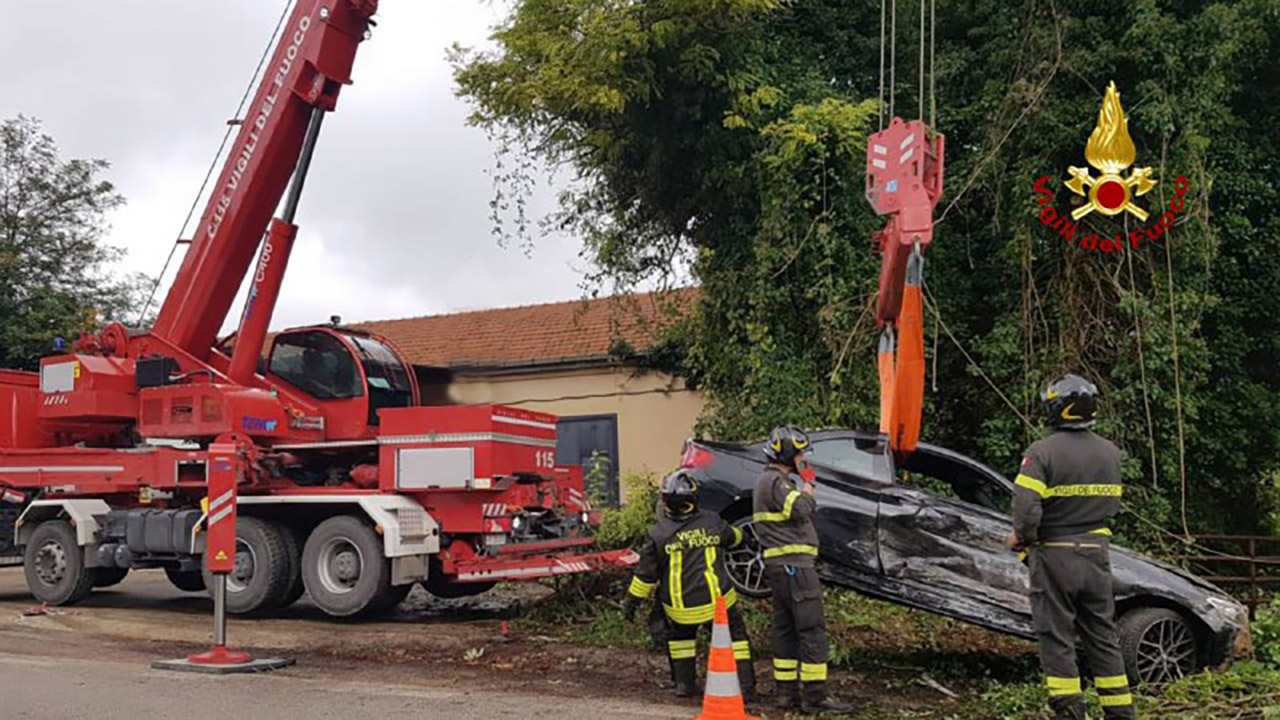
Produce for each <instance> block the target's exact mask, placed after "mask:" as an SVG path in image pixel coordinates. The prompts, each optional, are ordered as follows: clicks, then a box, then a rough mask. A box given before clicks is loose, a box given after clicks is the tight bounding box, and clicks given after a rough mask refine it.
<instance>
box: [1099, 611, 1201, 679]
mask: <svg viewBox="0 0 1280 720" xmlns="http://www.w3.org/2000/svg"><path fill="white" fill-rule="evenodd" d="M1116 631H1117V634H1118V635H1119V636H1120V654H1121V655H1123V656H1124V668H1125V672H1126V673H1127V674H1128V675H1129V683H1130V684H1131V685H1133V686H1134V687H1137V686H1139V685H1147V684H1164V683H1168V682H1173V681H1174V680H1177V679H1178V678H1180V677H1182V676H1184V675H1189V674H1191V673H1193V672H1195V670H1196V668H1197V667H1198V666H1199V664H1200V638H1199V636H1198V635H1197V634H1196V630H1195V628H1194V627H1192V625H1191V622H1190V621H1188V620H1187V619H1186V618H1185V617H1183V616H1182V615H1181V614H1180V613H1178V612H1175V611H1173V610H1170V609H1168V608H1161V607H1144V608H1137V609H1135V610H1130V611H1129V612H1127V613H1125V614H1124V616H1123V617H1121V618H1120V622H1119V623H1117V626H1116Z"/></svg>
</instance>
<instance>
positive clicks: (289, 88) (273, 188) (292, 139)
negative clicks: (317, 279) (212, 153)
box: [152, 0, 378, 360]
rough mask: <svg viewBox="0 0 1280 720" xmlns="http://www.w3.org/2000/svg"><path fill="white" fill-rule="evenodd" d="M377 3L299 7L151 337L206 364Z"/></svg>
mask: <svg viewBox="0 0 1280 720" xmlns="http://www.w3.org/2000/svg"><path fill="white" fill-rule="evenodd" d="M377 7H378V2H377V0H298V2H297V4H296V5H295V6H294V8H293V12H292V13H291V14H290V16H289V19H288V22H287V24H286V25H285V26H284V27H285V30H284V32H283V34H282V35H281V39H280V43H279V44H278V46H277V47H276V49H275V53H274V54H273V56H272V58H271V60H270V62H269V64H268V65H267V66H266V71H265V74H264V75H263V78H262V80H261V82H260V84H259V86H258V89H257V92H256V94H255V95H254V98H253V102H252V104H251V105H250V106H249V114H248V116H247V117H245V118H243V119H242V120H240V121H239V122H240V123H241V125H240V131H239V133H238V134H237V136H236V140H235V144H234V145H232V148H231V152H230V153H229V154H228V156H227V160H226V163H225V164H224V165H223V168H222V174H221V175H220V176H219V178H218V183H217V184H216V185H215V186H214V191H213V194H212V196H211V197H210V199H209V204H208V205H207V206H206V208H205V210H204V214H203V215H202V216H201V218H200V224H199V225H198V226H197V228H196V235H195V237H194V238H192V239H191V241H190V243H191V244H190V248H189V250H188V252H187V254H186V257H185V258H184V259H183V262H182V267H181V268H180V269H179V270H178V274H177V277H176V278H175V280H174V283H173V286H172V287H171V288H170V290H169V293H168V295H167V296H166V297H165V301H164V304H163V305H162V306H161V307H160V312H159V314H158V315H157V317H156V322H155V325H154V327H153V328H152V333H153V334H154V335H156V336H159V337H161V338H163V339H164V340H166V341H168V342H169V343H171V344H172V345H174V346H176V347H177V348H180V349H181V350H183V351H185V352H187V353H189V354H190V355H191V356H193V357H194V358H196V359H198V360H207V359H208V358H209V356H210V355H211V353H212V349H213V344H214V342H215V341H216V339H217V332H218V329H219V328H220V327H221V326H222V323H223V321H224V320H225V319H226V317H227V313H228V312H229V311H230V309H231V303H232V302H233V301H234V299H235V296H236V293H237V292H238V291H239V289H240V286H241V284H242V283H243V282H244V278H245V275H246V274H247V272H248V270H249V267H250V265H251V264H252V263H253V256H254V252H255V250H257V248H258V246H259V244H260V243H261V242H262V238H263V233H264V232H265V231H266V229H267V224H268V221H269V220H270V219H271V215H272V213H273V212H274V211H275V209H276V206H277V205H278V204H279V203H280V198H281V197H282V195H283V194H284V190H285V187H286V186H287V184H288V182H289V178H290V176H291V175H292V174H293V172H294V168H295V166H296V164H297V162H298V158H299V155H300V153H301V152H302V149H303V144H304V140H305V138H306V136H307V130H308V126H309V125H310V124H311V116H312V110H313V109H320V110H325V111H329V110H333V109H334V107H335V106H336V103H337V99H338V92H339V90H340V89H341V87H342V86H343V85H345V84H349V83H350V82H351V66H352V64H353V62H354V61H355V55H356V50H357V48H358V46H359V44H360V42H361V40H363V39H364V36H365V33H366V31H367V29H368V26H369V22H370V19H371V17H372V16H373V14H374V12H376V11H377Z"/></svg>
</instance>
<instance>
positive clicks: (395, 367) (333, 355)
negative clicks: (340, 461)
mask: <svg viewBox="0 0 1280 720" xmlns="http://www.w3.org/2000/svg"><path fill="white" fill-rule="evenodd" d="M265 375H266V377H267V379H268V381H269V382H272V383H277V382H278V383H279V385H280V386H282V387H280V389H281V390H283V391H286V392H288V393H289V394H295V393H296V394H300V395H302V396H305V398H306V401H307V402H308V404H313V405H315V406H316V407H318V408H319V409H320V410H321V412H322V415H323V417H324V423H323V425H324V430H325V433H324V434H325V436H326V439H329V440H344V439H356V438H365V437H369V436H370V435H371V434H372V433H371V430H372V429H373V428H376V427H377V426H378V425H379V423H380V420H379V416H378V412H379V411H380V410H383V409H386V408H398V407H411V406H414V405H417V404H418V402H419V393H418V383H417V380H416V378H415V377H414V373H413V368H412V367H411V366H410V365H409V363H407V362H406V361H405V360H404V358H403V356H401V355H400V353H399V352H398V351H397V350H396V349H395V347H394V346H393V345H391V343H390V342H388V341H387V340H386V339H384V338H381V337H378V336H376V335H372V334H370V333H366V332H362V331H359V330H354V329H350V328H337V327H332V326H314V327H305V328H295V329H291V330H286V331H284V332H282V333H280V334H278V335H276V336H275V338H274V340H273V341H272V344H271V351H270V352H269V353H268V355H267V362H266V373H265Z"/></svg>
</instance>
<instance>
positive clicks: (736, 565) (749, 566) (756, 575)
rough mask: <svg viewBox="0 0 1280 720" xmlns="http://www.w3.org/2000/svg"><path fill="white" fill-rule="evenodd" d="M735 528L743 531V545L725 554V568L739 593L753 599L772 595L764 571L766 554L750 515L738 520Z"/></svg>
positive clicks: (735, 522) (734, 523)
mask: <svg viewBox="0 0 1280 720" xmlns="http://www.w3.org/2000/svg"><path fill="white" fill-rule="evenodd" d="M733 525H734V527H736V528H738V529H739V530H741V531H742V544H740V545H738V547H736V548H733V549H731V550H726V551H725V554H724V567H725V570H727V571H728V572H729V579H730V580H732V581H733V586H734V587H735V588H737V589H738V592H739V593H741V594H743V595H746V596H747V597H752V598H766V597H769V595H770V592H771V591H770V589H769V578H768V575H767V574H766V573H765V571H764V553H763V552H762V551H761V549H760V538H759V536H757V535H756V523H755V520H753V519H752V518H751V516H750V515H748V516H746V517H741V518H738V519H737V520H735V521H734V522H733Z"/></svg>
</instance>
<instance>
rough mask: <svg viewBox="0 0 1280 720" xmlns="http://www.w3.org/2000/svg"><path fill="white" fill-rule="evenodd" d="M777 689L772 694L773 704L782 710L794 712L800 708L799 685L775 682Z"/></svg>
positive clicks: (793, 682)
mask: <svg viewBox="0 0 1280 720" xmlns="http://www.w3.org/2000/svg"><path fill="white" fill-rule="evenodd" d="M777 686H778V689H777V690H775V691H774V693H773V704H774V706H775V707H778V708H782V709H783V710H795V709H799V707H800V683H799V682H797V681H795V680H791V681H783V680H779V681H778V682H777Z"/></svg>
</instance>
